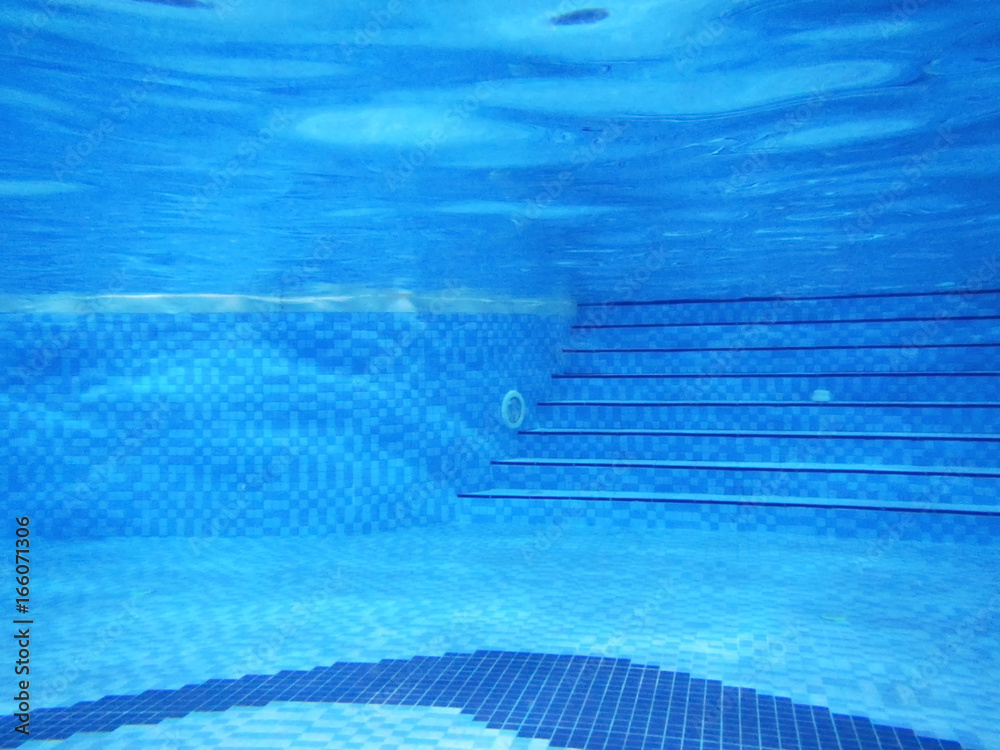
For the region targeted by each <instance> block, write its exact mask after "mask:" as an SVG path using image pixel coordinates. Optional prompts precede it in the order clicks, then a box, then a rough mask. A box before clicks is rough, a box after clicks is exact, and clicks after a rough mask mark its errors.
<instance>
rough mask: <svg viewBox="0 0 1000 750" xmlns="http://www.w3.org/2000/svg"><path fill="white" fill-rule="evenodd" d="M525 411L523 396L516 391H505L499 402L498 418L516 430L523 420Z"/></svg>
mask: <svg viewBox="0 0 1000 750" xmlns="http://www.w3.org/2000/svg"><path fill="white" fill-rule="evenodd" d="M525 411H527V410H526V409H525V408H524V396H522V395H521V394H520V393H518V392H517V391H507V395H506V396H504V397H503V402H502V403H501V404H500V418H501V419H502V420H503V423H504V424H505V425H507V426H508V427H510V428H511V429H512V430H516V429H517V428H518V427H520V426H521V423H522V422H524V412H525Z"/></svg>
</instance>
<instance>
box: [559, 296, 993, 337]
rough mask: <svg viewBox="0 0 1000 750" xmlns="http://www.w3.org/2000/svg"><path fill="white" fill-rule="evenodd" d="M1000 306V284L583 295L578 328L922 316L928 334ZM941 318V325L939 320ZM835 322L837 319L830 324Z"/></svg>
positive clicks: (769, 322)
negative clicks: (710, 295)
mask: <svg viewBox="0 0 1000 750" xmlns="http://www.w3.org/2000/svg"><path fill="white" fill-rule="evenodd" d="M998 312H1000V288H987V289H955V290H939V291H930V292H928V291H923V292H919V291H915V292H883V293H878V292H876V293H871V294H830V295H798V296H781V297H779V296H775V297H734V298H728V299H705V298H700V299H671V300H610V301H604V302H591V301H584V302H581V303H579V304H578V305H577V318H576V320H575V321H574V330H579V327H582V326H589V327H593V326H608V325H622V324H654V325H664V324H674V325H676V324H686V325H688V326H695V325H707V324H722V323H728V324H746V323H748V322H749V323H750V324H752V325H755V326H756V325H761V324H763V325H780V324H782V323H784V322H787V321H793V322H798V323H802V322H811V321H820V320H830V321H842V322H845V323H846V322H849V321H851V320H870V319H879V320H886V321H899V322H905V321H906V319H910V318H918V319H919V323H920V324H922V325H928V326H931V327H932V329H931V330H930V332H929V334H928V335H930V336H931V337H932V338H936V337H937V336H938V335H940V334H939V331H940V330H941V329H943V328H945V327H947V326H948V325H949V324H951V323H957V322H961V319H963V318H967V317H973V316H975V317H978V316H993V315H997V314H998ZM937 321H941V324H940V325H936V322H937ZM827 325H834V324H827Z"/></svg>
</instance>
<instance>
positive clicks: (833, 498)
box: [0, 291, 1000, 750]
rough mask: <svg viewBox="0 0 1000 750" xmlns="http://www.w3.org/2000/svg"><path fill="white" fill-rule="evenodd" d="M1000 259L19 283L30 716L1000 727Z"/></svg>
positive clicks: (226, 730)
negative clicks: (414, 306) (608, 278)
mask: <svg viewBox="0 0 1000 750" xmlns="http://www.w3.org/2000/svg"><path fill="white" fill-rule="evenodd" d="M997 296H998V293H997V292H995V291H990V292H985V291H984V292H983V293H975V294H966V295H960V296H959V295H950V294H943V295H916V296H914V297H912V298H906V299H904V300H897V301H896V302H895V303H894V306H893V308H892V309H893V314H892V315H889V314H888V313H883V314H882V315H881V319H880V320H879V321H876V322H874V323H873V322H848V321H852V320H854V321H868V320H869V318H868V317H866V316H870V314H872V313H871V310H869V309H868V308H869V307H870V308H872V309H876V308H877V309H882V308H883V306H884V303H885V299H884V298H883V297H878V298H875V299H868V298H864V297H862V298H858V299H850V300H845V299H839V298H838V299H835V300H823V299H820V300H785V301H778V302H774V303H773V304H772V303H771V302H768V303H767V304H768V305H771V307H772V308H773V309H772V314H770V315H769V317H768V320H769V321H770V322H769V323H767V324H762V323H757V324H752V325H748V324H746V321H747V314H748V313H752V312H753V311H754V310H755V309H756V311H757V312H758V313H759V312H760V310H759V305H760V304H761V303H757V302H749V303H748V302H727V301H716V302H712V303H710V304H706V303H702V302H699V303H688V304H676V305H659V306H652V307H650V308H649V309H648V310H635V309H633V308H632V307H630V306H621V307H620V308H615V309H613V310H610V309H609V310H606V311H604V312H605V313H606V315H607V316H618V317H603V318H602V320H603V322H602V323H600V324H599V325H602V326H605V325H607V326H612V328H610V329H607V330H603V329H602V330H600V331H596V332H595V331H592V330H591V329H589V328H584V329H582V330H577V332H576V333H575V334H572V335H571V334H570V333H569V331H570V324H571V323H572V322H574V320H575V324H576V325H578V326H593V325H597V324H595V323H594V317H593V314H591V313H586V312H583V309H584V308H581V313H580V315H579V316H578V317H577V318H576V319H571V318H569V317H567V316H565V315H559V314H556V315H553V314H548V313H545V314H537V313H534V314H528V313H517V314H515V313H511V312H504V313H495V314H486V313H479V314H471V313H438V314H430V313H426V312H424V313H421V312H411V313H385V312H382V313H361V312H336V313H323V312H276V311H270V312H257V313H218V312H214V313H206V312H186V313H184V312H172V313H153V312H149V311H145V312H123V311H119V312H114V313H103V314H99V315H73V314H68V313H65V312H63V313H45V314H41V313H10V314H8V316H7V317H6V318H5V323H6V325H5V327H4V329H3V334H4V336H5V339H6V343H7V344H8V346H7V347H5V349H4V351H6V352H7V353H8V357H9V361H8V363H7V364H8V365H14V363H18V362H19V363H32V362H34V363H36V364H35V366H34V367H33V368H30V367H29V368H25V367H21V369H20V370H18V368H17V367H14V366H9V367H7V368H6V369H5V372H6V373H7V374H8V378H9V382H8V383H7V390H6V394H5V396H4V400H5V404H6V405H7V406H8V407H9V409H10V413H11V420H10V421H9V423H8V434H7V436H6V438H7V439H6V440H5V441H4V444H3V445H4V448H3V450H4V451H5V461H6V462H7V463H8V465H9V466H10V467H11V469H10V471H9V472H8V474H7V482H8V485H7V491H8V492H7V497H8V498H9V499H10V503H11V507H12V508H13V509H15V510H16V512H18V513H24V514H26V515H29V516H30V517H31V518H32V522H31V523H32V528H33V532H34V533H37V537H35V538H34V539H35V541H33V550H34V552H33V554H34V566H35V572H34V579H33V580H34V582H35V583H34V587H33V594H32V596H33V599H32V609H31V612H32V615H33V616H34V617H35V618H36V619H35V624H33V625H32V634H33V641H32V643H33V644H35V649H36V651H35V652H33V656H32V659H33V661H32V676H33V680H32V685H33V686H34V687H33V693H32V701H33V706H34V712H33V714H32V730H31V731H32V735H31V736H32V739H31V741H29V742H27V743H25V744H23V745H22V746H24V747H46V746H50V745H49V744H48V743H43V742H42V741H41V740H42V739H43V738H47V739H49V740H56V739H58V740H61V744H62V745H64V746H66V747H95V748H97V747H99V748H118V747H121V748H126V747H150V748H153V747H171V748H196V747H197V748H212V747H219V748H226V747H230V748H236V747H267V748H271V747H274V748H279V747H280V748H308V747H345V748H346V747H350V748H354V747H359V748H376V747H441V748H452V747H454V748H484V749H485V748H508V747H520V748H536V749H537V748H542V747H547V746H552V747H575V748H609V749H610V748H653V747H655V748H661V749H662V750H694V749H695V748H697V749H698V750H744V749H745V750H750V749H756V750H769V749H771V748H774V749H775V750H800V749H801V750H890V748H891V749H892V750H897V749H902V750H910V748H913V750H918V748H919V749H920V750H925V749H927V750H930V749H933V750H959V747H960V746H964V747H966V748H969V749H970V750H997V748H1000V721H998V714H997V711H996V710H995V707H996V706H997V705H1000V679H997V677H998V675H1000V656H998V655H1000V648H998V645H1000V644H998V642H997V639H998V636H1000V629H998V628H997V617H998V616H1000V589H998V583H997V578H996V570H997V569H998V567H1000V548H998V546H997V544H996V537H997V520H998V515H1000V514H998V513H997V512H996V506H995V497H996V495H995V491H994V489H993V488H994V486H995V483H996V481H997V479H996V476H995V475H996V471H995V470H994V469H991V466H993V465H995V464H994V463H993V462H992V461H991V456H992V455H993V453H992V450H993V449H992V446H993V445H994V444H995V442H996V440H997V436H996V434H995V433H994V434H989V433H990V426H991V425H992V424H993V422H992V421H991V420H992V419H993V417H992V413H993V412H992V409H993V408H994V405H995V404H994V400H995V394H994V392H993V390H992V389H993V388H994V387H995V386H994V385H993V383H994V381H995V376H994V375H991V374H989V373H988V372H987V371H985V370H984V369H983V367H982V362H987V363H988V362H989V357H990V356H992V355H991V354H990V353H989V350H990V347H992V346H996V344H989V343H988V342H989V341H992V339H991V338H990V336H991V333H992V330H993V326H994V325H995V322H994V318H995V317H996V316H995V315H992V314H991V313H990V312H989V311H990V310H992V309H993V307H994V304H995V298H996V297H997ZM956 300H958V301H956ZM203 303H204V304H213V305H215V304H217V301H214V300H213V301H209V302H205V301H204V300H203ZM231 303H232V304H236V302H235V301H232V302H231ZM115 304H117V305H119V306H134V305H137V304H146V303H145V302H139V301H136V300H130V299H126V298H122V299H118V300H117V301H116V302H115ZM188 304H189V303H188ZM312 304H315V301H314V302H313V303H312ZM959 304H960V305H961V306H962V312H963V313H964V314H963V315H958V314H957V311H958V308H957V307H956V305H959ZM906 305H910V306H911V308H912V309H909V310H907V309H906ZM755 306H756V308H755ZM921 307H922V308H925V309H931V310H933V311H936V313H935V317H934V320H935V321H936V325H937V326H938V328H937V335H936V338H935V344H934V345H933V346H931V348H928V349H921V348H920V346H921V345H918V344H916V340H915V338H914V330H915V329H914V328H913V327H914V326H917V325H922V323H917V322H914V321H911V320H909V319H910V318H913V317H919V316H915V310H916V309H917V308H921ZM649 310H653V312H649ZM949 310H950V314H948V315H946V314H945V313H946V312H948V311H949ZM834 312H836V314H837V316H839V320H838V321H837V322H836V323H831V322H830V320H831V317H830V316H831V315H833V314H834ZM695 315H696V316H700V318H701V322H700V323H699V324H697V325H689V322H687V321H688V320H689V317H690V316H695ZM651 316H653V317H656V318H657V319H659V320H672V321H673V322H672V323H670V325H671V326H673V327H674V329H672V330H669V331H668V332H667V333H666V334H665V333H664V332H663V331H661V330H659V329H648V328H646V326H649V325H650V324H649V322H648V321H649V320H650V318H651ZM893 316H894V317H893ZM751 317H752V316H751ZM623 320H625V321H629V322H622V321H623ZM640 320H646V321H647V322H646V323H642V322H639V321H640ZM587 321H590V322H587ZM615 321H617V322H615ZM739 321H744V322H739ZM782 321H784V322H782ZM795 321H797V322H795ZM614 326H626V327H633V326H639V327H640V328H639V329H638V330H640V331H641V333H640V334H629V333H627V331H629V330H632V329H631V328H614ZM609 332H610V333H609ZM631 335H640V336H641V337H642V338H643V340H645V341H646V342H647V343H646V348H645V349H644V348H642V347H635V346H633V347H632V348H631V349H626V355H627V356H624V357H623V358H622V361H623V362H625V364H624V365H622V369H623V371H625V372H626V374H628V373H630V374H631V375H630V377H629V378H626V379H625V381H624V383H623V382H621V380H620V379H619V378H618V377H613V378H611V379H610V380H609V381H608V383H606V384H604V385H601V384H599V383H594V382H583V383H577V382H576V380H578V379H580V378H579V376H572V375H570V373H573V372H574V371H576V372H584V373H586V372H590V373H591V374H590V375H589V376H587V377H584V378H582V379H583V380H584V381H589V380H593V369H594V367H595V363H594V362H590V361H587V362H585V363H584V364H581V363H580V361H579V358H595V357H601V356H603V357H605V360H604V361H603V362H599V363H597V369H601V368H603V369H604V370H605V372H607V371H608V370H607V368H608V367H612V368H613V366H614V364H615V360H614V359H613V358H612V359H608V357H609V353H608V352H607V351H604V352H603V353H602V351H601V347H605V348H607V347H608V346H611V345H612V344H615V345H617V346H618V347H628V346H629V345H628V340H629V339H628V336H631ZM751 335H752V336H753V340H754V342H755V346H749V345H748V341H749V338H748V337H750V336H751ZM595 336H596V337H597V338H596V339H595V338H594V337H595ZM665 336H666V338H668V339H669V340H670V341H672V342H673V343H674V344H675V345H676V346H675V347H674V349H673V350H670V351H669V353H670V354H671V355H672V356H671V357H669V358H664V356H663V355H664V352H663V351H660V350H656V349H650V348H649V346H650V345H651V344H655V343H656V342H658V341H659V342H662V341H663V340H664V337H665ZM581 337H582V338H581ZM601 337H605V339H607V338H608V337H610V343H608V344H602V343H601V341H602V340H604V339H602V338H601ZM706 340H707V341H710V342H712V343H714V344H715V345H714V346H710V347H704V346H701V347H699V346H698V345H697V344H698V341H701V342H702V343H703V344H704V342H705V341H706ZM587 341H589V342H590V343H589V344H587V346H589V347H590V348H589V349H585V348H583V347H584V345H585V344H584V343H581V342H587ZM768 341H771V342H772V344H777V345H778V346H779V349H777V350H775V349H773V347H772V348H771V349H766V348H765V350H763V351H761V350H760V347H759V345H761V344H765V345H766V344H767V343H768ZM838 341H847V342H850V343H849V345H848V344H844V345H841V344H839V343H837V342H838ZM885 341H896V342H897V343H899V344H900V346H901V347H902V351H905V352H906V359H905V367H904V366H894V367H893V366H890V365H892V363H896V364H897V365H898V363H899V362H900V360H899V359H898V356H899V349H897V348H893V347H889V348H885V347H886V344H885V343H884V342H885ZM38 342H50V345H49V346H48V347H47V348H46V347H41V346H40V345H39V343H38ZM810 342H811V343H810ZM957 342H965V343H962V344H959V343H957ZM57 344H58V346H57ZM720 344H726V346H728V347H730V348H728V349H726V350H725V352H724V356H720V352H719V351H717V350H718V349H719V348H720V346H719V345H720ZM789 345H793V346H792V347H791V350H790V351H789V350H788V347H789ZM782 347H783V348H782ZM914 347H916V348H914ZM935 347H936V348H935ZM46 352H50V353H51V356H50V357H49V358H46V357H45V353H46ZM628 356H631V357H632V358H633V359H634V358H637V357H639V358H641V357H643V356H648V357H651V358H652V360H650V361H652V362H654V363H656V365H657V366H658V367H660V368H662V369H663V372H661V374H660V375H657V376H656V380H655V381H650V379H649V378H648V377H646V376H649V375H650V374H651V372H653V371H656V368H655V367H654V368H653V369H652V370H651V369H650V361H646V362H630V361H628V359H627V357H628ZM977 357H979V358H981V359H982V362H979V361H978V360H977ZM657 358H659V359H657ZM802 358H805V360H802ZM803 361H805V362H806V363H807V365H808V367H811V368H812V369H811V370H809V369H804V368H805V365H802V362H803ZM581 368H582V369H581ZM720 368H722V369H724V370H727V372H723V373H717V377H710V373H712V372H713V370H719V369H720ZM789 370H791V372H789ZM822 370H825V371H826V372H825V373H824V372H821V371H822ZM688 372H692V373H694V376H688V375H686V374H685V373H688ZM642 373H645V375H644V376H643V378H642V379H641V382H638V383H635V382H631V377H632V376H635V375H638V374H642ZM749 373H755V374H754V375H753V377H747V375H748V374H749ZM922 373H923V374H922ZM926 373H937V375H928V374H926ZM553 375H556V376H558V377H553ZM928 380H929V381H930V382H931V383H932V384H933V388H934V390H933V391H928V390H927V381H928ZM567 381H568V382H567ZM660 381H662V382H660ZM817 385H822V386H824V387H828V388H830V389H832V390H833V393H827V395H825V396H823V397H822V398H821V399H820V400H816V399H815V398H810V397H809V396H810V394H811V393H812V394H815V392H816V386H817ZM512 387H517V388H519V389H520V390H522V391H523V393H524V394H525V399H526V402H527V403H528V405H529V408H528V415H527V419H526V421H525V423H524V425H522V427H521V429H520V430H511V429H509V428H507V427H505V426H504V425H503V424H502V422H501V419H500V402H501V399H502V397H503V395H504V394H505V393H506V392H507V391H508V390H509V389H510V388H512ZM637 389H638V390H637ZM642 389H645V390H642ZM629 393H631V394H632V396H631V397H632V398H638V399H640V400H639V401H636V402H634V403H633V402H628V401H622V400H621V399H622V398H626V397H628V394H629ZM574 394H576V398H577V399H578V400H577V401H576V402H573V401H571V400H567V399H571V398H572V397H573V396H574ZM616 398H617V400H615V399H616ZM560 399H562V401H560ZM580 399H582V400H580ZM671 399H673V400H671ZM573 403H576V406H573V405H572V404H573ZM726 404H728V407H727V406H726ZM732 407H738V408H732ZM775 408H777V411H778V415H777V416H775V415H774V414H772V413H771V412H772V411H774V409H775ZM567 409H569V410H570V411H569V413H570V414H572V415H573V416H566V414H564V413H563V412H565V411H566V410H567ZM720 409H721V412H722V415H721V416H720V415H719V414H717V413H716V412H717V411H719V410H720ZM609 412H610V413H611V415H610V416H609V414H608V413H609ZM817 415H818V416H817ZM859 430H860V432H858V431H859ZM601 455H605V456H610V457H611V458H610V459H600V460H596V459H587V456H601ZM516 456H520V457H522V458H521V459H519V460H520V461H521V462H522V463H523V465H520V464H518V463H517V461H514V462H513V464H512V459H511V457H516ZM531 456H535V458H530V457H531ZM551 456H562V457H563V458H561V459H552V458H551ZM567 456H569V457H572V460H570V459H568V458H566V457H567ZM656 457H659V458H656ZM692 457H693V458H694V459H698V460H696V461H692V460H691V459H692ZM663 459H665V461H664V460H663ZM705 459H708V460H707V461H705ZM553 461H554V463H553ZM699 461H702V462H701V463H699ZM602 467H603V468H602ZM660 475H663V476H660ZM664 477H665V478H664ZM705 487H707V488H708V489H709V490H710V492H708V493H706V492H705V491H704V488H705ZM664 488H666V489H669V490H670V491H669V492H664ZM559 497H562V499H558V498H559ZM602 498H603V499H602ZM640 500H641V501H640ZM887 507H894V508H896V510H895V511H886V510H878V509H879V508H887ZM38 644H40V645H38ZM931 738H940V741H939V740H937V739H931ZM22 739H23V737H19V736H17V735H15V734H14V733H13V732H9V733H7V732H5V734H4V736H3V738H2V740H0V744H2V746H15V745H17V744H18V743H19V742H20V740H22Z"/></svg>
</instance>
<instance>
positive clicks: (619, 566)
mask: <svg viewBox="0 0 1000 750" xmlns="http://www.w3.org/2000/svg"><path fill="white" fill-rule="evenodd" d="M37 550H38V551H37V552H36V556H37V559H38V560H39V561H40V562H39V563H37V565H39V568H38V570H39V573H38V579H37V580H38V584H37V590H38V594H37V596H36V598H35V599H34V600H33V605H34V617H35V622H36V625H35V626H34V630H33V631H32V632H33V634H35V637H36V638H37V640H38V642H39V643H42V642H44V644H45V647H44V648H37V651H38V653H39V656H38V659H37V661H36V662H35V663H34V664H33V669H32V675H33V678H34V679H33V682H32V685H33V691H34V693H33V702H34V706H36V707H53V706H69V705H72V704H74V703H76V702H79V701H92V700H97V699H99V698H101V697H103V696H107V695H135V694H138V693H141V692H143V691H146V690H151V689H156V690H173V689H176V688H180V687H181V686H183V685H186V684H191V683H202V682H204V681H206V680H210V679H235V678H240V677H243V676H244V675H247V674H264V675H268V674H273V673H276V672H279V671H281V670H312V669H314V668H316V667H322V666H329V665H332V664H335V663H337V662H379V661H381V660H383V659H400V660H409V659H412V658H413V657H415V656H429V657H436V656H441V655H443V654H446V653H463V654H465V653H468V654H472V653H474V652H476V651H481V650H495V651H519V652H532V653H541V654H574V655H586V656H594V657H606V658H616V659H629V660H631V661H632V662H634V663H636V664H641V665H655V666H658V667H660V668H661V669H663V670H672V671H677V672H686V673H690V674H691V676H692V677H694V678H701V679H707V680H720V681H722V683H723V684H724V685H727V686H738V687H743V688H753V689H755V690H757V691H758V692H760V693H767V694H771V695H775V696H782V697H786V698H790V699H791V700H793V701H796V702H798V703H805V704H811V705H817V706H826V707H829V708H830V710H831V711H833V712H835V713H841V714H849V715H856V716H866V717H869V718H871V719H872V720H873V721H875V722H882V723H886V724H890V725H893V726H897V727H910V728H912V729H914V730H916V731H917V732H918V734H925V735H930V736H935V737H938V738H941V739H945V740H956V741H959V742H961V743H962V744H964V745H965V746H966V747H968V748H971V749H972V750H1000V716H998V712H997V711H996V706H1000V628H998V625H997V623H998V618H1000V581H998V580H997V578H996V575H995V571H996V570H997V569H998V567H1000V550H998V548H997V547H989V546H974V545H968V546H966V545H960V544H930V543H922V542H907V541H898V540H896V541H893V540H882V541H860V540H854V541H844V540H833V539H829V540H827V539H821V538H814V537H807V536H791V535H788V536H786V535H781V534H778V533H771V532H759V533H757V532H736V531H725V530H723V531H717V532H692V531H688V530H684V531H670V530H650V531H635V530H614V529H606V528H598V527H587V526H583V525H572V524H564V525H561V526H560V525H547V526H535V527H526V526H515V525H511V526H489V525H468V526H463V525H455V526H442V527H431V528H420V529H407V530H401V531H396V532H391V533H382V534H373V535H367V536H342V537H341V536H330V537H285V538H258V539H250V538H215V539H187V538H130V539H120V538H119V539H109V540H106V541H96V540H95V541H57V540H40V541H39V542H38V547H37ZM62 744H63V745H65V746H66V747H81V748H82V747H101V748H118V747H122V748H125V747H137V746H142V747H159V746H161V745H162V746H164V747H166V746H169V747H174V748H187V747H192V748H193V747H199V748H211V747H219V748H228V747H282V748H285V747H288V748H300V747H301V748H310V747H316V748H318V747H323V748H327V747H352V748H353V747H359V748H367V747H372V748H374V747H380V746H383V745H384V746H386V747H410V746H412V747H455V748H458V747H462V748H541V747H547V746H548V745H547V743H546V742H545V741H544V740H540V739H534V740H529V739H524V738H516V737H515V735H514V733H513V732H509V731H503V730H497V729H491V728H488V727H486V726H485V725H483V724H481V723H477V722H474V721H473V720H472V718H471V717H470V716H468V715H464V714H461V713H459V711H458V710H456V709H454V708H447V707H428V708H414V707H404V706H372V705H367V706H350V705H341V704H333V705H331V704H320V705H315V704H301V703H300V704H290V703H281V702H276V703H271V704H270V705H266V706H260V707H234V708H230V709H229V710H228V711H226V712H224V713H214V714H210V713H194V714H190V715H189V716H186V717H183V718H176V719H169V720H167V721H164V722H162V723H160V724H157V725H154V726H140V727H136V726H128V727H122V728H119V729H117V730H115V731H114V732H111V733H100V734H91V733H80V734H76V735H74V736H73V737H71V738H69V739H67V740H65V741H63V743H62ZM51 746H52V745H51V743H42V742H37V741H32V742H28V743H26V744H24V745H22V747H26V748H32V747H51Z"/></svg>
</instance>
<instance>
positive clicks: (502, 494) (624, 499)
mask: <svg viewBox="0 0 1000 750" xmlns="http://www.w3.org/2000/svg"><path fill="white" fill-rule="evenodd" d="M458 496H459V497H463V498H472V499H481V500H537V501H558V500H578V501H586V502H615V503H636V502H639V503H676V504H692V505H749V506H771V507H778V508H825V509H833V508H838V509H846V510H888V511H904V512H921V513H957V514H964V515H977V516H1000V507H997V506H996V505H995V504H991V503H957V502H956V503H949V504H947V505H945V504H940V505H927V506H923V507H921V506H914V505H913V504H912V503H906V502H892V501H888V502H887V501H880V500H869V499H866V498H861V497H856V498H846V499H844V498H841V499H837V498H818V497H791V496H784V495H757V494H753V495H734V494H718V493H716V494H713V493H694V492H620V491H607V490H604V491H602V490H593V491H588V490H575V489H573V490H568V489H554V490H526V489H521V488H512V489H505V488H497V489H490V490H480V491H478V492H460V493H459V494H458Z"/></svg>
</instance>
